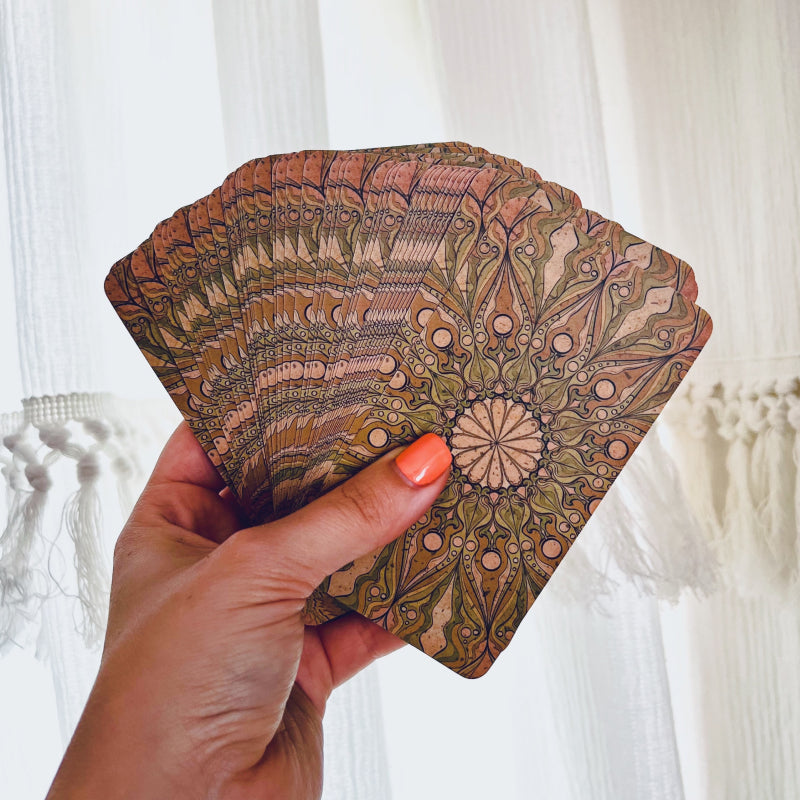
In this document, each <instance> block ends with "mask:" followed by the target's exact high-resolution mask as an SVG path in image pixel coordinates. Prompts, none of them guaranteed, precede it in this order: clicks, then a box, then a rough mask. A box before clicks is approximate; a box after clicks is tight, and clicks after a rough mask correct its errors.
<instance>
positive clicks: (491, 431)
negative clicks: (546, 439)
mask: <svg viewBox="0 0 800 800" xmlns="http://www.w3.org/2000/svg"><path fill="white" fill-rule="evenodd" d="M450 447H451V449H452V452H453V461H454V463H455V465H456V467H458V469H460V470H461V472H462V473H463V474H464V475H465V476H466V478H467V480H469V481H471V482H472V483H475V484H478V485H480V486H483V487H486V488H489V489H491V490H497V489H502V488H508V487H511V486H518V485H519V484H521V483H522V481H523V480H524V479H525V478H526V477H527V476H528V475H529V474H530V473H531V472H533V471H534V469H535V468H536V465H537V463H538V458H539V454H540V453H541V452H542V449H543V447H544V444H543V442H542V431H541V427H540V425H539V421H538V420H537V419H536V417H534V415H533V414H532V413H531V412H530V411H529V410H528V409H527V408H526V407H525V406H524V405H523V404H522V403H519V402H515V401H513V400H510V399H507V398H504V397H493V398H491V399H490V398H486V399H484V400H476V401H475V402H474V403H472V405H470V406H468V407H467V408H466V409H465V410H464V412H463V413H462V414H461V415H460V416H459V417H458V418H457V419H456V420H455V424H454V425H453V432H452V434H451V436H450Z"/></svg>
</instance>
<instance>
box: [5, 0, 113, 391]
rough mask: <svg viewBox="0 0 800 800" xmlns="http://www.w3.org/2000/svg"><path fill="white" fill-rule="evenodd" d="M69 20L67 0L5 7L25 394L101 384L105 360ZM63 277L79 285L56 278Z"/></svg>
mask: <svg viewBox="0 0 800 800" xmlns="http://www.w3.org/2000/svg"><path fill="white" fill-rule="evenodd" d="M66 14H67V10H66V7H65V5H64V4H63V3H59V2H57V0H52V1H51V2H48V1H47V0H37V2H33V3H13V2H6V3H2V4H0V36H2V39H0V60H1V63H0V99H1V100H2V105H3V142H4V151H5V162H6V172H7V182H6V191H7V193H8V208H9V213H10V215H11V217H12V219H13V224H12V225H11V226H10V243H11V254H12V259H13V263H14V297H15V303H16V308H17V337H16V347H17V349H18V352H19V365H20V370H21V375H22V391H23V393H24V394H23V396H25V397H31V396H32V397H37V396H41V395H44V394H55V393H59V392H64V391H71V390H72V389H73V388H74V386H75V385H79V386H89V387H93V386H94V385H95V368H96V364H95V363H94V361H93V360H92V359H91V358H86V357H85V353H86V343H87V342H90V341H92V340H93V339H95V338H96V332H97V329H96V327H95V325H94V320H95V315H94V314H93V313H92V303H91V301H90V297H89V296H88V295H87V293H86V291H85V286H86V285H87V283H88V281H87V273H86V269H85V264H84V263H83V262H82V261H81V259H80V257H79V245H78V235H79V233H78V230H79V229H78V225H77V222H76V217H75V209H76V208H77V207H78V198H77V196H76V194H75V191H74V190H75V185H76V184H75V178H76V175H75V173H74V171H73V166H74V164H73V158H72V154H73V152H74V148H73V144H74V142H73V140H72V134H73V133H74V131H73V129H72V127H71V126H70V124H69V123H70V120H69V111H68V110H69V102H70V92H69V84H68V82H67V73H66V71H65V70H64V68H63V67H64V64H65V62H66V60H67V59H66V56H67V53H66V43H65V38H64V36H63V33H64V30H65V28H66V24H67V23H66ZM54 262H55V264H54ZM56 264H57V266H56ZM54 267H55V268H54ZM54 273H55V274H56V275H60V276H67V275H68V276H70V280H63V279H62V280H53V277H54ZM59 309H64V311H59ZM66 309H69V311H68V313H65V311H66Z"/></svg>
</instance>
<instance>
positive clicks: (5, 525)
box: [0, 0, 800, 800]
mask: <svg viewBox="0 0 800 800" xmlns="http://www.w3.org/2000/svg"><path fill="white" fill-rule="evenodd" d="M0 70H2V71H1V72H0V99H1V100H2V103H0V113H1V114H2V125H3V148H2V152H1V156H2V160H0V181H2V184H3V185H4V186H5V191H4V192H0V336H2V342H3V344H4V346H3V350H2V373H0V374H2V376H3V377H2V379H0V435H2V436H3V440H2V447H1V448H0V466H1V467H2V472H3V476H4V479H5V485H6V491H5V493H4V494H3V495H2V497H0V503H5V505H4V506H0V530H2V531H3V532H2V538H0V600H1V601H2V602H1V604H0V648H1V650H0V708H2V709H3V713H2V715H0V786H2V787H3V795H4V796H5V795H6V794H8V796H10V797H11V796H13V797H15V798H21V799H22V800H25V799H26V798H35V797H40V796H42V795H43V793H44V791H45V790H46V787H47V785H48V784H49V781H50V779H51V777H52V775H53V772H54V771H55V768H56V766H57V763H58V761H59V759H60V755H61V752H62V751H63V748H64V746H65V744H66V741H67V740H68V738H69V735H70V733H71V730H72V728H73V727H74V725H75V722H76V720H77V715H78V714H79V712H80V708H81V706H82V703H83V700H84V698H85V695H86V692H87V691H88V688H89V686H90V684H91V681H92V678H93V674H94V671H95V670H96V665H97V659H98V655H99V653H98V642H99V639H100V636H101V633H102V620H103V614H104V603H105V602H106V597H107V586H108V563H109V554H110V552H111V547H112V546H113V540H114V538H115V536H116V534H117V532H118V530H119V528H120V525H121V524H122V521H123V519H124V515H125V513H126V510H127V508H129V505H130V502H131V500H132V498H133V497H135V495H136V492H137V491H138V488H139V487H140V486H141V483H142V481H143V480H144V478H145V477H146V474H147V472H148V470H149V468H150V466H151V464H152V462H153V459H154V458H155V456H156V455H157V452H158V450H159V449H160V446H161V444H162V443H163V441H164V440H165V438H166V436H167V435H168V433H169V431H170V430H171V428H172V427H173V426H174V424H175V423H176V420H177V414H176V412H175V411H174V409H173V408H172V406H171V403H170V402H169V400H168V399H167V398H166V397H165V394H164V392H163V390H162V389H161V387H160V385H159V384H158V381H157V380H156V379H155V377H154V376H153V375H152V373H151V372H150V370H149V368H148V367H147V365H146V363H145V362H144V359H143V358H141V356H140V355H139V353H138V351H137V350H136V348H135V346H134V345H133V343H132V342H131V341H130V340H129V337H128V336H127V334H126V333H125V331H124V329H123V328H122V326H121V325H120V324H119V322H118V320H117V319H116V318H115V316H114V314H113V311H112V310H111V309H110V307H109V305H108V303H107V302H106V301H105V298H104V297H103V294H102V279H103V277H104V275H105V272H106V271H107V269H108V267H109V265H110V264H111V263H113V261H115V260H116V259H117V258H118V257H119V256H120V255H121V254H123V253H125V252H128V251H130V250H131V249H132V248H133V247H135V246H136V245H137V244H138V243H139V241H141V240H142V239H143V238H145V237H146V236H147V235H148V234H149V232H150V230H152V227H153V226H154V224H155V223H156V222H158V221H159V220H161V219H162V218H164V217H166V216H168V215H170V214H171V213H172V211H174V209H175V208H177V207H179V206H180V205H183V204H185V203H187V202H190V201H191V200H194V199H196V198H197V197H200V196H202V195H203V194H206V193H207V192H208V191H209V190H210V189H211V188H213V187H214V186H216V185H219V183H220V182H221V181H222V179H223V178H224V177H225V175H226V174H227V172H228V171H229V170H231V169H233V168H235V167H236V166H238V165H239V164H241V163H243V162H244V161H246V160H247V159H249V158H251V157H254V156H257V155H266V154H269V153H274V152H282V151H288V150H295V149H301V148H305V147H338V148H352V147H362V146H374V145H382V144H387V145H388V144H401V143H404V142H413V141H435V140H449V139H461V140H465V141H469V142H471V143H474V144H477V145H481V146H483V147H487V148H489V149H491V150H494V151H495V152H498V153H502V154H504V155H508V156H513V157H515V158H518V159H520V160H521V161H522V162H523V163H526V164H529V165H531V166H533V167H535V168H536V169H537V170H539V171H540V172H541V173H542V174H543V175H545V176H546V177H547V178H548V179H550V180H555V181H557V182H560V183H562V184H564V185H566V186H569V187H570V188H573V189H575V190H576V191H577V192H578V193H579V195H580V196H581V198H582V201H583V203H584V205H585V206H587V207H590V208H594V209H596V210H597V211H599V212H601V213H603V214H605V215H607V216H611V217H613V218H615V219H617V220H619V221H620V222H622V223H623V224H624V225H625V226H626V227H627V228H628V229H630V230H632V231H634V232H636V233H638V234H640V235H642V236H644V237H646V238H648V239H650V240H651V241H653V242H655V243H657V244H659V245H661V246H663V247H665V248H666V249H668V250H670V251H671V252H675V253H676V254H678V255H679V256H680V257H682V258H685V259H686V260H687V261H688V262H689V263H690V264H692V265H693V267H694V268H695V270H696V274H697V278H698V283H699V284H700V298H699V299H700V301H701V304H702V305H703V306H704V307H706V308H708V309H709V311H710V313H711V315H712V317H713V318H714V322H715V331H714V334H713V336H712V339H711V342H710V344H709V346H708V348H707V350H706V351H705V352H704V353H703V355H702V356H701V357H700V359H699V360H698V362H697V364H696V365H695V367H694V368H693V369H692V371H691V373H690V376H689V378H688V379H687V382H686V384H685V385H684V386H683V387H682V388H681V389H680V390H679V392H678V394H677V395H676V397H675V398H674V399H673V400H672V401H671V402H670V404H669V405H668V407H667V409H666V411H665V412H664V414H663V416H662V418H661V419H660V420H659V422H658V423H657V425H656V426H655V427H654V429H653V431H651V433H650V434H649V435H648V437H647V439H646V440H645V442H644V443H643V445H642V446H641V447H640V448H639V449H638V450H637V452H636V454H635V456H634V457H633V458H632V459H631V462H630V463H629V465H628V467H627V468H626V470H625V472H624V473H623V475H622V476H621V478H620V479H619V480H618V481H617V483H616V484H615V486H614V487H613V488H612V491H611V492H610V493H609V496H608V497H607V498H606V500H605V501H604V502H603V504H602V505H601V507H600V509H599V510H598V512H597V514H596V515H595V518H593V520H592V522H591V523H590V525H589V526H587V528H586V530H585V531H584V532H583V533H582V534H581V538H580V540H579V542H578V544H577V545H576V546H575V547H574V548H573V550H572V551H571V553H570V554H569V556H568V558H567V559H566V560H565V561H564V563H563V565H562V567H561V568H560V569H559V570H558V572H557V573H556V576H555V577H554V579H553V581H552V582H551V585H550V586H549V587H548V589H547V591H545V592H544V593H543V595H542V596H541V598H540V599H539V600H538V601H537V603H536V606H535V608H534V609H533V610H532V612H531V613H530V614H529V616H528V617H527V618H526V620H525V623H524V624H523V626H522V628H521V629H520V631H519V633H518V634H517V637H516V638H515V640H514V642H513V643H512V645H511V647H510V648H509V651H508V653H507V654H506V655H505V656H504V657H503V658H502V659H501V660H500V661H499V662H498V664H497V665H496V666H495V667H494V668H493V669H492V671H491V672H490V673H489V675H488V676H486V677H485V678H483V679H481V680H480V681H477V682H467V681H463V680H462V679H460V678H458V677H456V676H454V675H451V674H450V673H448V672H447V671H446V670H444V669H442V668H441V667H439V666H438V665H436V664H434V663H433V662H431V661H430V660H428V659H426V658H425V657H424V656H422V655H421V654H419V653H418V652H416V651H414V650H413V649H412V648H404V649H403V650H401V651H400V652H398V653H397V654H395V655H393V656H390V657H389V658H387V659H385V660H384V661H383V662H381V663H380V664H378V665H376V666H375V667H373V668H370V669H369V670H367V671H366V672H365V673H364V674H363V675H362V676H360V677H359V678H358V679H356V680H355V681H353V682H351V684H348V685H347V686H346V687H344V688H343V689H342V690H341V691H340V692H338V693H337V694H336V695H334V699H333V702H332V705H331V710H330V713H329V717H328V719H327V720H326V770H327V771H326V786H325V797H326V798H327V800H333V799H334V798H348V800H350V799H351V798H356V800H358V798H370V800H372V799H373V798H389V797H394V798H395V800H405V798H410V797H414V798H420V800H422V799H423V798H435V797H440V796H447V797H459V798H478V797H487V796H490V797H498V798H511V799H517V798H518V799H519V800H522V799H523V798H538V797H548V798H564V800H573V798H575V799H576V800H577V799H578V798H580V799H581V800H583V799H584V798H614V799H615V800H616V799H617V798H692V800H693V799H694V798H709V800H710V799H711V798H719V797H725V798H752V797H776V798H777V797H792V796H794V795H795V794H796V793H797V788H798V786H800V775H798V771H800V766H798V765H800V725H798V724H797V720H798V718H799V717H800V679H798V677H797V670H796V665H797V663H798V657H799V656H800V625H799V624H798V623H799V622H800V611H798V609H799V608H800V605H798V602H797V601H798V587H799V586H800V581H799V580H798V573H799V572H800V569H799V566H800V560H799V559H800V550H799V546H800V543H799V542H798V533H799V532H800V530H799V529H798V525H799V524H800V471H798V465H800V271H798V269H797V264H798V262H800V239H798V237H797V235H796V232H795V227H796V219H797V217H798V213H799V212H800V145H798V136H797V130H798V129H800V126H799V125H798V123H800V82H798V80H797V76H798V75H800V6H798V5H797V3H796V2H794V0H769V2H765V1H764V0H761V1H760V2H756V0H694V2H691V0H675V2H672V3H669V4H664V3H660V2H657V0H563V2H561V3H545V2H540V1H539V0H528V2H522V0H504V1H503V2H489V0H419V2H414V0H396V2H393V3H384V4H380V3H372V2H367V0H319V2H313V1H312V0H304V1H303V2H294V3H286V2H280V1H279V0H271V1H270V2H264V1H263V0H262V1H259V2H256V0H249V1H247V0H224V1H223V0H217V1H216V2H204V3H198V2H189V0H168V2H164V0H159V1H158V2H157V1H156V0H146V2H144V1H143V2H139V3H126V2H122V0H113V1H112V2H108V1H107V0H74V1H73V2H70V3H62V2H59V1H58V0H25V1H24V2H23V0H17V1H16V2H15V0H0ZM4 412H5V413H4Z"/></svg>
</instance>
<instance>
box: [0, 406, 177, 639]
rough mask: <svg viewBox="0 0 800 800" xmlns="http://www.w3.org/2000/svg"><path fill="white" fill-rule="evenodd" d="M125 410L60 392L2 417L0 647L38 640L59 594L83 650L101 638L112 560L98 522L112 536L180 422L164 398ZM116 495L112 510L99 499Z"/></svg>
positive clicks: (107, 543)
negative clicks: (69, 604) (109, 525)
mask: <svg viewBox="0 0 800 800" xmlns="http://www.w3.org/2000/svg"><path fill="white" fill-rule="evenodd" d="M131 406H132V404H128V403H125V402H123V401H120V400H118V399H115V398H112V397H109V396H107V395H78V394H76V395H62V396H58V397H43V398H37V399H32V400H26V401H24V402H23V412H22V413H16V414H12V415H7V416H5V417H0V434H5V435H4V436H3V439H2V448H1V449H0V451H1V452H2V455H0V464H2V474H3V476H4V479H5V484H6V500H7V515H6V516H7V519H6V521H5V524H4V525H3V532H2V535H1V536H0V651H2V650H3V649H5V648H7V647H9V646H11V645H13V644H15V643H18V642H19V640H20V638H21V637H25V639H26V640H28V639H29V638H30V637H31V636H33V637H35V636H36V631H35V630H34V629H36V628H38V627H40V626H41V612H42V608H43V604H44V603H46V602H47V601H48V600H49V599H50V598H53V597H55V596H57V595H58V596H62V597H68V598H71V599H72V600H74V601H75V612H74V619H75V628H76V630H77V631H78V632H79V633H80V634H81V636H82V637H83V640H84V642H85V643H86V644H87V646H89V647H95V646H97V645H98V644H99V643H100V641H101V639H102V636H103V632H104V629H105V620H106V616H107V611H108V591H109V584H110V581H109V575H110V560H111V559H110V552H109V551H110V549H111V548H110V542H108V541H107V537H108V534H109V531H108V530H107V529H106V527H105V524H104V522H105V520H106V519H107V518H108V516H112V517H115V518H116V517H118V518H119V521H118V522H117V523H116V524H115V528H114V530H113V531H111V533H112V535H113V534H115V533H116V531H117V530H118V526H119V524H121V522H122V521H124V519H125V518H126V517H127V515H128V513H129V512H130V509H131V508H132V506H133V501H134V498H135V496H136V494H137V493H138V491H139V489H140V488H141V485H142V484H143V482H144V478H145V474H146V473H145V471H144V470H143V469H142V464H143V463H144V464H148V463H152V460H153V458H154V457H155V456H156V455H157V454H158V451H159V450H160V448H161V446H162V445H163V442H164V440H165V439H166V437H167V436H168V435H169V433H170V432H171V430H172V429H173V428H174V425H175V423H176V421H177V420H176V417H175V411H174V408H173V407H172V405H171V404H169V403H168V401H166V400H165V401H152V402H151V403H144V404H142V403H137V404H136V407H135V411H134V410H133V408H132V407H131ZM132 420H135V423H134V422H132ZM112 487H115V490H114V488H112ZM114 494H116V495H117V498H118V500H119V507H118V508H109V507H108V504H107V503H104V501H103V498H105V497H108V496H111V497H113V496H114ZM0 510H1V509H0ZM109 512H110V513H109Z"/></svg>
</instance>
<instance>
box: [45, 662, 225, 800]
mask: <svg viewBox="0 0 800 800" xmlns="http://www.w3.org/2000/svg"><path fill="white" fill-rule="evenodd" d="M131 700H132V698H128V697H126V695H125V693H124V692H117V691H114V690H113V688H112V687H107V686H106V682H105V680H104V676H103V675H102V670H101V674H100V675H99V676H98V679H97V681H96V683H95V686H94V688H93V689H92V692H91V694H90V695H89V699H88V701H87V704H86V708H85V710H84V712H83V714H82V716H81V719H80V721H79V723H78V726H77V728H76V729H75V733H74V735H73V737H72V740H71V741H70V744H69V747H68V748H67V751H66V754H65V755H64V759H63V761H62V763H61V766H60V767H59V770H58V772H57V774H56V777H55V780H54V781H53V785H52V786H51V788H50V792H49V793H48V795H47V800H62V799H63V800H65V799H66V798H69V799H70V800H73V798H103V800H126V799H127V798H142V797H153V798H155V797H169V798H175V800H182V798H186V799H187V800H189V798H192V800H194V799H195V798H204V797H208V796H209V790H210V787H208V786H205V785H204V784H203V775H202V773H201V772H200V770H198V771H196V772H195V773H194V774H187V773H186V772H185V771H184V770H185V765H182V764H181V763H180V762H179V760H178V759H176V758H175V755H174V754H173V753H171V752H170V748H169V747H168V746H166V745H165V744H164V741H163V739H162V737H160V736H159V735H158V726H153V725H152V724H151V723H152V721H151V720H145V719H143V718H141V714H140V713H139V709H138V708H137V703H135V702H131ZM138 705H139V707H142V705H143V704H138Z"/></svg>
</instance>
